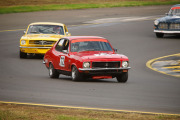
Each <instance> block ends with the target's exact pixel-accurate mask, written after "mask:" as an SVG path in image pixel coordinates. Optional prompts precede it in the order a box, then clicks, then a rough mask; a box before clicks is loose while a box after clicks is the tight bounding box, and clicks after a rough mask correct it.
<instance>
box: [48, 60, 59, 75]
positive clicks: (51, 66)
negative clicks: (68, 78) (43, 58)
mask: <svg viewBox="0 0 180 120" xmlns="http://www.w3.org/2000/svg"><path fill="white" fill-rule="evenodd" d="M49 77H50V78H59V73H58V71H57V70H56V69H54V66H53V64H52V63H50V64H49Z"/></svg>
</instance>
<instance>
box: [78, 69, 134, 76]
mask: <svg viewBox="0 0 180 120" xmlns="http://www.w3.org/2000/svg"><path fill="white" fill-rule="evenodd" d="M129 69H131V67H127V68H79V71H81V72H82V73H83V74H86V75H92V76H94V75H110V76H116V75H117V74H120V73H122V72H128V70H129Z"/></svg>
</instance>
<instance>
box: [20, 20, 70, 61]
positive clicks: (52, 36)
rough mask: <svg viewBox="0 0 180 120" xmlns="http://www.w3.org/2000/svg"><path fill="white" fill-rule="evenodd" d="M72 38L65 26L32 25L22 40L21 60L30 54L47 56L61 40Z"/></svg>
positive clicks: (37, 23) (48, 23) (56, 24)
mask: <svg viewBox="0 0 180 120" xmlns="http://www.w3.org/2000/svg"><path fill="white" fill-rule="evenodd" d="M65 36H71V34H70V33H69V32H68V30H67V27H66V26H65V24H62V23H52V22H36V23H31V24H30V25H29V26H28V28H27V30H26V31H24V35H23V36H22V37H21V39H20V46H19V48H20V53H19V56H20V58H26V57H27V55H28V54H45V53H46V52H47V51H48V50H49V49H50V48H51V47H52V46H53V45H54V44H55V43H56V41H58V40H59V39H60V38H62V37H65Z"/></svg>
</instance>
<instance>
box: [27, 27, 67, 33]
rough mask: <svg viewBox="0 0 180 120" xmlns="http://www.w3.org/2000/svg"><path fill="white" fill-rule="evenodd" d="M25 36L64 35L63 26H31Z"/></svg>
mask: <svg viewBox="0 0 180 120" xmlns="http://www.w3.org/2000/svg"><path fill="white" fill-rule="evenodd" d="M27 34H59V35H64V29H63V26H59V25H31V26H29V29H28V32H27Z"/></svg>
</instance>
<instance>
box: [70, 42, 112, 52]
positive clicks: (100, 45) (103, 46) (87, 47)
mask: <svg viewBox="0 0 180 120" xmlns="http://www.w3.org/2000/svg"><path fill="white" fill-rule="evenodd" d="M83 51H113V49H112V47H111V46H110V44H109V43H108V42H105V41H77V42H72V43H71V52H83Z"/></svg>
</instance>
